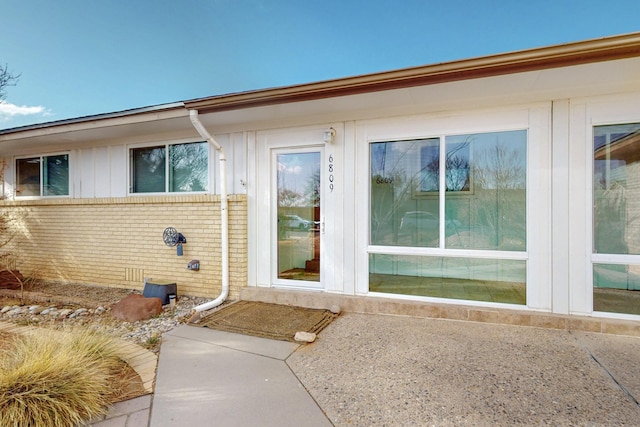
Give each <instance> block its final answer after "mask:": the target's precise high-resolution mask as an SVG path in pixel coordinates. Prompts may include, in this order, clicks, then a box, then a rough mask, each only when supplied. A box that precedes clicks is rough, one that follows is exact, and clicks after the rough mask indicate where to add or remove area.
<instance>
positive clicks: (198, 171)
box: [129, 142, 209, 193]
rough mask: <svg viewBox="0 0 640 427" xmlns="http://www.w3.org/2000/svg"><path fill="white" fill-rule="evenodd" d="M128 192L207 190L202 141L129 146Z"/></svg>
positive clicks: (205, 150)
mask: <svg viewBox="0 0 640 427" xmlns="http://www.w3.org/2000/svg"><path fill="white" fill-rule="evenodd" d="M129 157H130V168H131V173H130V186H129V188H130V189H129V192H130V193H165V192H169V193H176V192H198V191H208V189H209V179H208V176H209V174H208V171H209V155H208V147H207V143H206V142H194V143H187V144H172V145H160V146H153V147H143V148H132V149H131V150H130V152H129Z"/></svg>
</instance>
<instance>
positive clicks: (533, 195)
mask: <svg viewBox="0 0 640 427" xmlns="http://www.w3.org/2000/svg"><path fill="white" fill-rule="evenodd" d="M550 117H551V104H550V103H540V104H534V105H528V106H516V107H512V108H508V109H493V110H481V111H469V112H456V113H451V114H434V115H425V116H412V117H405V118H401V119H385V120H376V121H366V122H361V123H359V124H358V128H357V142H356V144H357V148H356V149H357V154H356V156H357V158H358V161H357V162H356V165H357V171H356V174H357V177H356V179H357V187H358V188H360V189H362V191H358V194H357V200H356V210H357V218H360V219H361V220H360V221H358V222H357V266H358V267H357V277H356V293H357V294H362V295H373V296H385V297H387V298H388V297H389V295H387V294H384V295H377V294H375V293H370V292H369V255H370V254H393V255H415V256H444V257H465V258H478V259H508V260H524V261H526V262H527V273H526V282H527V307H529V308H533V309H536V310H541V311H550V310H551V283H550V278H551V269H550V267H551V262H550V253H551V236H550V230H551V226H550V215H551V202H550V199H551V179H550V174H549V170H550V166H551V156H550V149H551V144H550V124H551V123H550V122H551V121H550ZM512 130H526V131H527V165H526V171H527V172H526V176H527V184H526V205H527V212H526V222H527V231H526V239H527V250H526V251H523V252H514V251H492V250H468V249H446V248H444V247H443V246H442V244H443V243H442V242H443V239H440V240H441V246H440V247H438V248H422V247H396V246H378V245H370V243H369V242H370V240H369V232H370V212H371V206H370V191H371V188H370V176H369V175H370V161H369V155H370V154H369V153H370V144H371V143H373V142H383V141H384V142H386V141H399V140H410V139H426V138H444V137H445V136H451V135H464V134H475V133H487V132H502V131H512ZM443 154H444V153H443V150H442V146H441V153H440V155H441V156H442V155H443ZM442 164H443V162H442V160H441V165H442ZM440 181H441V186H442V185H443V182H442V180H440ZM365 189H366V191H365ZM444 196H445V195H444V193H443V192H442V191H440V197H441V198H443V197H444ZM443 209H444V206H443V205H442V199H441V204H440V210H441V212H440V215H441V217H442V215H443V214H444V212H442V210H443ZM442 228H443V225H442V224H441V230H440V232H441V233H442V232H443V230H442ZM533 230H537V231H536V232H534V231H533ZM540 230H549V232H547V233H541V232H540ZM441 237H442V236H441ZM394 297H398V298H404V299H415V300H425V301H438V302H443V301H446V300H443V299H439V298H431V297H415V296H398V295H394ZM449 301H450V300H449ZM464 303H465V304H467V305H482V306H499V307H504V306H509V305H508V304H501V303H486V302H478V301H468V300H465V301H464ZM514 307H519V308H520V309H521V308H522V306H514Z"/></svg>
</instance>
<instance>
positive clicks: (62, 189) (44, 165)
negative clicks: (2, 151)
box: [16, 154, 69, 197]
mask: <svg viewBox="0 0 640 427" xmlns="http://www.w3.org/2000/svg"><path fill="white" fill-rule="evenodd" d="M68 195H69V154H55V155H48V156H34V157H27V158H20V159H16V196H17V197H55V196H68Z"/></svg>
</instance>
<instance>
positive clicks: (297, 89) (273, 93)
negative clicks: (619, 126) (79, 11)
mask: <svg viewBox="0 0 640 427" xmlns="http://www.w3.org/2000/svg"><path fill="white" fill-rule="evenodd" d="M638 56H640V33H633V34H627V35H621V36H614V37H606V38H601V39H596V40H589V41H583V42H577V43H570V44H563V45H557V46H550V47H543V48H536V49H530V50H525V51H519V52H512V53H504V54H499V55H492V56H486V57H480V58H473V59H465V60H459V61H453V62H446V63H440V64H434V65H427V66H421V67H412V68H405V69H401V70H396V71H388V72H382V73H375V74H366V75H362V76H355V77H348V78H342V79H335V80H327V81H322V82H317V83H309V84H301V85H294V86H285V87H278V88H270V89H263V90H256V91H248V92H240V93H233V94H227V95H219V96H212V97H206V98H199V99H194V100H190V101H184V105H185V107H186V108H188V109H197V110H199V111H200V112H201V113H211V112H216V111H228V110H237V109H243V108H250V107H261V106H268V105H275V104H283V103H289V102H299V101H309V100H314V99H322V98H332V97H339V96H348V95H356V94H361V93H366V92H377V91H384V90H391V89H402V88H408V87H414V86H424V85H431V84H436V83H445V82H453V81H459V80H469V79H476V78H482V77H492V76H499V75H505V74H513V73H520V72H526V71H535V70H542V69H549V68H558V67H566V66H572V65H580V64H588V63H594V62H602V61H610V60H616V59H625V58H631V57H638Z"/></svg>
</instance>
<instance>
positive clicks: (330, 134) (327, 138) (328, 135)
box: [322, 128, 336, 144]
mask: <svg viewBox="0 0 640 427" xmlns="http://www.w3.org/2000/svg"><path fill="white" fill-rule="evenodd" d="M322 136H323V139H324V143H325V144H331V143H333V139H334V138H335V137H336V130H335V129H334V128H329V129H327V130H325V131H324V133H323V134H322Z"/></svg>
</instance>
